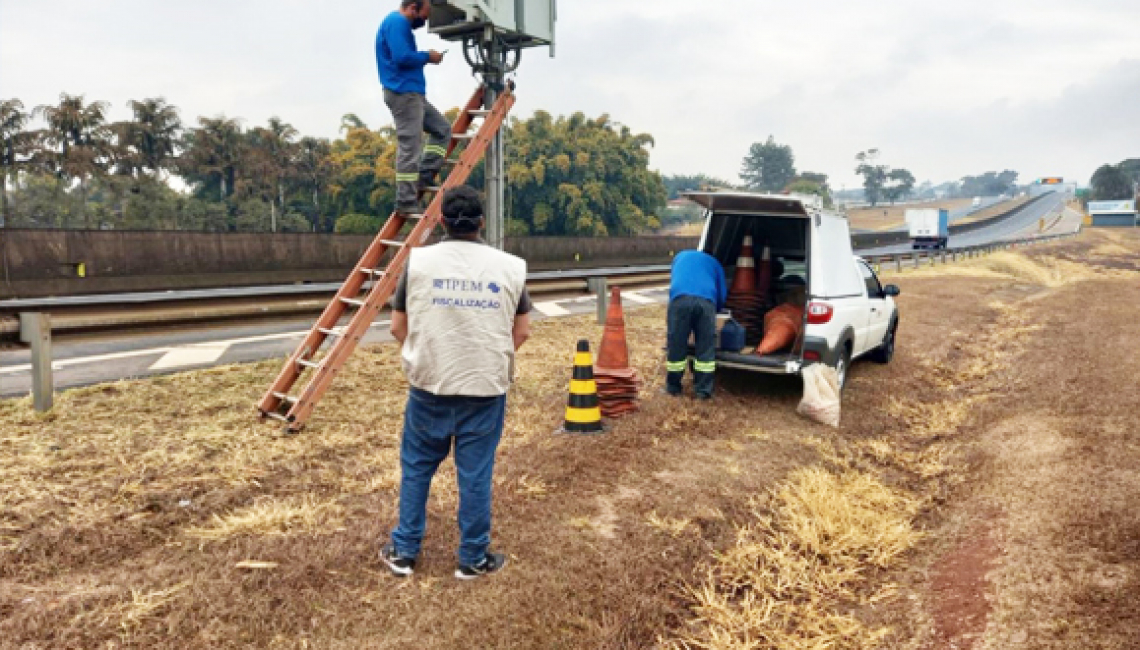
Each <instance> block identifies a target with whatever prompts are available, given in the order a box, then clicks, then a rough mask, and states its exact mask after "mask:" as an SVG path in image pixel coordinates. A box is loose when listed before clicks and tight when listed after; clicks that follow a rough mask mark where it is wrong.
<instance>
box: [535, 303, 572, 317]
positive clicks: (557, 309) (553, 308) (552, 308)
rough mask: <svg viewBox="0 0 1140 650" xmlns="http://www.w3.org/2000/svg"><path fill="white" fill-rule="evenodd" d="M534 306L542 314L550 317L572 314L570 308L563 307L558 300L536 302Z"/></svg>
mask: <svg viewBox="0 0 1140 650" xmlns="http://www.w3.org/2000/svg"><path fill="white" fill-rule="evenodd" d="M534 308H535V309H537V310H538V311H540V312H542V315H543V316H546V317H548V318H554V317H557V316H569V315H570V310H569V309H566V308H565V307H562V306H561V305H559V304H558V303H556V302H536V303H534Z"/></svg>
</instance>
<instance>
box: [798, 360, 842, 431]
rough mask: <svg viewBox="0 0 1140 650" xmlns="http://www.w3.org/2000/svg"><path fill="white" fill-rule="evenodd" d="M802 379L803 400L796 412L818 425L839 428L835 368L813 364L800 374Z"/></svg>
mask: <svg viewBox="0 0 1140 650" xmlns="http://www.w3.org/2000/svg"><path fill="white" fill-rule="evenodd" d="M800 374H801V375H802V376H803V379H804V398H803V399H802V400H800V406H799V408H797V409H796V412H797V413H799V414H800V415H802V416H804V417H806V418H808V419H809V420H815V421H816V422H819V423H820V424H827V425H830V426H833V427H838V426H839V376H838V375H836V374H835V368H832V367H831V366H825V365H824V364H822V363H813V364H811V365H810V366H807V367H806V368H804V369H803V371H802V372H801V373H800Z"/></svg>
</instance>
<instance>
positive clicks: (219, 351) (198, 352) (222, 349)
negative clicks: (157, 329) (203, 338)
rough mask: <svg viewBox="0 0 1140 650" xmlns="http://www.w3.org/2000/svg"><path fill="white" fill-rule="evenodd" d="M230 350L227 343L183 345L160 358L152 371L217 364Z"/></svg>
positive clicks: (153, 364)
mask: <svg viewBox="0 0 1140 650" xmlns="http://www.w3.org/2000/svg"><path fill="white" fill-rule="evenodd" d="M228 349H230V344H229V343H228V342H226V341H218V342H214V343H195V344H194V345H182V346H179V347H176V348H174V349H172V350H171V351H170V352H167V353H166V354H164V355H162V356H161V357H159V359H158V361H155V362H154V363H152V364H151V365H150V369H151V370H170V369H171V368H185V367H187V366H202V365H209V364H213V363H215V362H217V360H218V359H221V358H222V355H223V354H225V353H226V350H228Z"/></svg>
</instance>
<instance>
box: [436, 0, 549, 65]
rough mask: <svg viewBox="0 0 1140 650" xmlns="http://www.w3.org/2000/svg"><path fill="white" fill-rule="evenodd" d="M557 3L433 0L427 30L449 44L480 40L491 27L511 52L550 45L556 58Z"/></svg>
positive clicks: (527, 0) (498, 0) (510, 0)
mask: <svg viewBox="0 0 1140 650" xmlns="http://www.w3.org/2000/svg"><path fill="white" fill-rule="evenodd" d="M555 2H556V0H431V18H430V19H429V21H428V27H429V29H430V30H431V32H432V33H433V34H436V35H438V36H439V37H440V38H442V39H444V40H448V41H463V40H466V39H469V38H474V39H476V40H478V39H481V38H483V37H484V35H485V34H486V30H487V28H488V27H491V28H492V29H493V30H494V32H495V34H496V35H497V36H498V37H500V38H501V39H503V41H504V43H505V44H506V45H507V46H508V47H510V48H518V49H521V48H526V47H537V46H541V45H549V46H550V50H551V56H553V54H554V21H555V19H556V18H557V16H556V10H555Z"/></svg>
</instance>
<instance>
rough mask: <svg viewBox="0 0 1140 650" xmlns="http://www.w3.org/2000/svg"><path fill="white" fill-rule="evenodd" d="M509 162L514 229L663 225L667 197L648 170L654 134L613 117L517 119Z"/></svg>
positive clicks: (595, 232) (579, 231) (618, 231)
mask: <svg viewBox="0 0 1140 650" xmlns="http://www.w3.org/2000/svg"><path fill="white" fill-rule="evenodd" d="M507 141H508V147H507V150H508V155H507V161H506V167H507V178H508V191H509V199H508V206H509V215H508V216H509V217H510V218H511V219H513V222H512V221H509V222H508V228H509V229H510V232H512V233H515V234H524V228H525V233H526V234H531V235H584V236H606V235H631V234H636V233H640V232H644V231H645V230H649V229H656V228H659V227H660V226H661V222H660V218H659V216H658V215H659V214H660V213H661V212H662V211H663V209H664V207H665V201H666V192H665V186H664V184H663V183H662V180H661V176H660V174H658V173H656V172H653V171H650V169H649V147H651V146H652V145H653V138H652V137H651V136H649V135H647V134H634V133H633V132H632V131H631V130H630V129H629V127H627V126H624V125H620V124H617V123H615V122H613V121H612V120H611V119H610V117H609V116H608V115H602V116H600V117H597V118H595V119H589V118H587V117H586V116H585V115H584V114H582V113H575V114H573V115H571V116H570V117H559V118H557V119H554V118H553V117H551V115H550V114H549V113H546V112H544V111H538V112H536V113H535V114H534V116H533V117H531V118H530V119H529V120H525V121H524V120H517V119H516V120H513V121H512V122H511V126H510V129H509V131H508V134H507Z"/></svg>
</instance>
